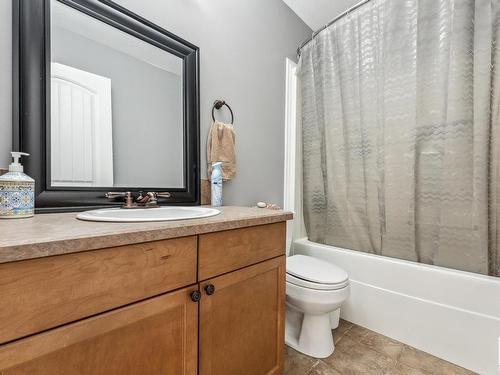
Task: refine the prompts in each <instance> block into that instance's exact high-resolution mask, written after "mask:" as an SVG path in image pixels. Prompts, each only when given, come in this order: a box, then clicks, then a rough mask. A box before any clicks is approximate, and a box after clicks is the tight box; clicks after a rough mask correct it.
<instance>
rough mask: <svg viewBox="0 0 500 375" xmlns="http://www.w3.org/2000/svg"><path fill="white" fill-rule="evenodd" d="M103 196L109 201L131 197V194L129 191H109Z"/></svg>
mask: <svg viewBox="0 0 500 375" xmlns="http://www.w3.org/2000/svg"><path fill="white" fill-rule="evenodd" d="M104 196H105V197H106V198H109V199H112V198H116V197H129V196H130V197H131V196H132V193H131V192H130V191H110V192H107V193H106V194H104Z"/></svg>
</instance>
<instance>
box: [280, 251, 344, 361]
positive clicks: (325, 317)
mask: <svg viewBox="0 0 500 375" xmlns="http://www.w3.org/2000/svg"><path fill="white" fill-rule="evenodd" d="M347 297H349V277H348V275H347V273H346V272H345V271H344V270H343V269H341V268H340V267H337V266H335V265H334V264H332V263H329V262H326V261H324V260H321V259H317V258H313V257H310V256H306V255H292V256H290V257H288V258H287V261H286V324H285V342H286V344H287V345H288V346H291V347H292V348H294V349H296V350H298V351H299V352H301V353H304V354H307V355H309V356H311V357H316V358H326V357H328V356H330V355H331V354H332V353H333V350H334V345H333V336H332V329H334V328H337V326H338V325H339V318H340V306H342V304H343V303H344V301H345V300H346V299H347Z"/></svg>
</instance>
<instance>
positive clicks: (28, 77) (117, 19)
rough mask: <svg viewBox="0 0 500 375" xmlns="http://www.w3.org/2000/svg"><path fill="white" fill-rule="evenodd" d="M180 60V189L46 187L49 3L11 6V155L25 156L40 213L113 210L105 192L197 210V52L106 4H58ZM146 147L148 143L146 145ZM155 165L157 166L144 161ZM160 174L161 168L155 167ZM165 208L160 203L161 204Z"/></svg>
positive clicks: (18, 0) (96, 0)
mask: <svg viewBox="0 0 500 375" xmlns="http://www.w3.org/2000/svg"><path fill="white" fill-rule="evenodd" d="M57 1H59V2H61V3H63V4H66V5H68V6H70V7H72V8H74V9H77V10H79V11H81V12H83V13H86V14H88V15H90V16H92V17H94V18H96V19H98V20H100V21H102V22H105V23H107V24H109V25H111V26H113V27H116V28H118V29H120V30H122V31H124V32H127V33H129V34H131V35H133V36H135V37H137V38H140V39H142V40H144V41H146V42H148V43H150V44H153V45H154V46H156V47H159V48H161V49H163V50H165V51H167V52H169V53H172V54H174V55H176V56H178V57H180V58H182V59H183V90H184V93H183V97H184V100H183V102H184V108H183V114H184V188H171V189H170V188H168V187H147V186H144V187H141V188H127V187H120V188H70V187H51V186H50V185H51V182H50V133H49V132H50V127H49V126H47V124H50V100H49V99H50V71H49V70H50V0H29V1H26V0H12V4H13V7H12V9H13V12H12V13H13V14H12V15H13V23H12V24H13V66H12V68H13V69H12V70H13V82H12V93H13V100H12V104H13V111H12V112H13V113H12V117H13V139H12V144H13V149H14V150H16V151H23V152H27V153H29V154H30V155H31V156H30V157H28V158H26V159H24V160H23V164H24V167H25V172H26V173H27V174H28V175H30V176H31V177H33V178H34V179H35V209H36V212H38V213H46V212H71V211H83V210H87V209H91V208H102V207H103V206H116V205H117V204H118V203H117V202H116V201H114V202H112V201H108V199H106V198H105V197H104V194H105V193H106V192H108V191H124V190H126V191H131V192H139V191H141V190H142V191H169V192H170V193H171V198H169V199H168V202H165V204H173V205H178V204H183V205H199V204H200V179H199V175H200V172H199V166H200V155H199V153H200V151H199V150H200V145H199V133H200V130H199V128H200V126H199V124H200V119H199V48H198V47H196V46H194V45H193V44H191V43H189V42H187V41H185V40H183V39H181V38H179V37H177V36H176V35H174V34H172V33H170V32H168V31H166V30H164V29H163V28H161V27H159V26H157V25H155V24H153V23H151V22H149V21H148V20H146V19H144V18H142V17H140V16H138V15H137V14H134V13H132V12H130V11H129V10H127V9H125V8H123V7H121V6H120V5H117V4H116V3H114V2H113V1H110V0H57ZM145 141H147V140H145ZM145 162H149V163H154V162H155V160H145ZM158 171H159V173H161V165H158ZM162 204H163V203H162Z"/></svg>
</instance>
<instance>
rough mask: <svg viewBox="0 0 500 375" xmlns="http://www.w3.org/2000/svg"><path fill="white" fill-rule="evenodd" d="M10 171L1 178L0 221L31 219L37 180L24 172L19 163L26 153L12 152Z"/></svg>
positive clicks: (33, 210) (33, 211)
mask: <svg viewBox="0 0 500 375" xmlns="http://www.w3.org/2000/svg"><path fill="white" fill-rule="evenodd" d="M11 154H12V159H13V161H12V163H11V164H10V165H9V171H8V172H7V173H6V174H4V175H1V176H0V219H19V218H24V217H31V216H33V215H34V213H35V180H33V179H32V178H31V177H30V176H28V175H27V174H25V173H24V172H23V166H22V164H21V163H20V162H19V159H20V158H21V156H29V154H27V153H25V152H17V151H12V152H11Z"/></svg>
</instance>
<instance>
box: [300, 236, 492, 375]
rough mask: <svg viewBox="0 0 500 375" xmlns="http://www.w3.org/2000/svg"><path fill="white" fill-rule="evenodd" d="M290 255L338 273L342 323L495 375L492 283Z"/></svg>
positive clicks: (367, 258)
mask: <svg viewBox="0 0 500 375" xmlns="http://www.w3.org/2000/svg"><path fill="white" fill-rule="evenodd" d="M292 252H293V253H295V254H306V255H311V256H315V257H318V258H321V259H324V260H327V261H330V262H332V263H335V264H336V265H338V266H340V267H342V268H344V269H345V270H346V271H347V272H348V274H349V277H350V279H351V297H350V298H349V300H348V301H347V303H346V304H345V305H344V306H343V307H342V309H341V315H342V317H343V318H344V319H347V320H349V321H351V322H354V323H357V324H359V325H362V326H364V327H367V328H369V329H371V330H373V331H376V332H379V333H381V334H383V335H386V336H389V337H392V338H394V339H396V340H398V341H401V342H404V343H406V344H408V345H411V346H414V347H416V348H418V349H420V350H423V351H425V352H428V353H431V354H433V355H435V356H437V357H440V358H444V359H446V360H448V361H450V362H453V363H456V364H458V365H460V366H463V367H465V368H468V369H470V370H473V371H475V372H478V373H480V374H485V375H489V374H492V375H493V374H500V365H499V361H500V359H499V350H500V349H499V345H500V279H498V278H494V277H489V276H482V275H477V274H473V273H469V272H463V271H456V270H451V269H447V268H442V267H437V266H429V265H424V264H420V263H414V262H409V261H404V260H398V259H393V258H387V257H383V256H377V255H371V254H366V253H363V252H359V251H352V250H346V249H341V248H338V247H333V246H327V245H321V244H317V243H314V242H310V241H308V240H307V239H304V240H297V241H294V243H293V247H292Z"/></svg>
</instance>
